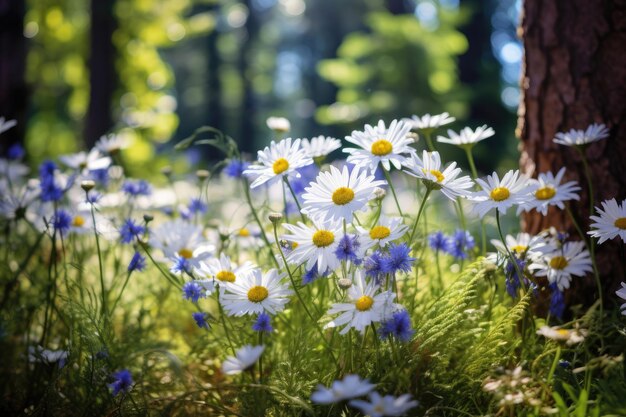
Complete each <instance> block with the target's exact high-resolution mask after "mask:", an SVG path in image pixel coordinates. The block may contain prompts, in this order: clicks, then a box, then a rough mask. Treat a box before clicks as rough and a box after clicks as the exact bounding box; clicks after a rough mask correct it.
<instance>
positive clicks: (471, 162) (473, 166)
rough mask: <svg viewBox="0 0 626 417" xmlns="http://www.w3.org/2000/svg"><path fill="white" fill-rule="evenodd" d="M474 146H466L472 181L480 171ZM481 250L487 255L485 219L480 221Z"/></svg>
mask: <svg viewBox="0 0 626 417" xmlns="http://www.w3.org/2000/svg"><path fill="white" fill-rule="evenodd" d="M472 147H473V146H464V147H463V149H464V150H465V155H467V161H468V162H469V166H470V170H471V171H472V179H473V180H476V178H478V171H477V170H476V164H475V163H474V155H472ZM480 249H481V252H482V255H483V256H485V253H487V230H486V228H485V219H480Z"/></svg>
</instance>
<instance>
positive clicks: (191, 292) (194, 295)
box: [183, 281, 205, 303]
mask: <svg viewBox="0 0 626 417" xmlns="http://www.w3.org/2000/svg"><path fill="white" fill-rule="evenodd" d="M204 297H205V292H204V291H203V290H202V287H201V286H200V285H198V283H196V282H195V281H189V282H186V283H185V285H183V298H184V299H185V300H190V301H192V302H194V303H197V302H198V300H199V299H200V298H204Z"/></svg>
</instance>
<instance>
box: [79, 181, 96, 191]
mask: <svg viewBox="0 0 626 417" xmlns="http://www.w3.org/2000/svg"><path fill="white" fill-rule="evenodd" d="M95 186H96V183H95V182H94V181H92V180H84V181H82V182H81V183H80V188H82V189H83V190H85V192H89V191H90V190H93V189H94V187H95Z"/></svg>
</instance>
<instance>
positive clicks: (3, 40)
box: [0, 0, 29, 153]
mask: <svg viewBox="0 0 626 417" xmlns="http://www.w3.org/2000/svg"><path fill="white" fill-rule="evenodd" d="M24 12H25V5H24V2H23V1H13V0H0V117H5V118H6V119H7V120H12V119H16V120H17V126H16V127H14V128H12V129H9V130H8V131H6V132H4V133H3V134H2V149H0V152H2V153H5V152H6V151H7V150H8V149H9V147H10V146H11V145H13V144H15V143H23V142H24V132H25V131H26V125H25V122H26V108H27V98H28V95H29V94H28V89H27V87H26V82H25V81H24V72H25V64H26V39H25V38H24Z"/></svg>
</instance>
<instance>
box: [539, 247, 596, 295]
mask: <svg viewBox="0 0 626 417" xmlns="http://www.w3.org/2000/svg"><path fill="white" fill-rule="evenodd" d="M529 269H531V270H536V271H537V272H536V275H537V276H540V277H547V278H548V281H550V283H551V284H552V283H556V284H557V286H558V287H559V290H561V291H563V290H564V289H566V288H569V286H570V282H571V281H572V275H575V276H579V277H583V276H585V275H586V274H587V273H588V272H591V271H592V267H591V258H590V257H589V251H587V250H586V249H585V243H584V242H566V243H564V244H563V246H562V247H561V248H557V249H556V250H554V251H551V252H549V253H546V254H544V255H543V256H542V257H541V258H539V259H538V260H536V261H535V262H534V263H532V264H531V265H530V266H529Z"/></svg>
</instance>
